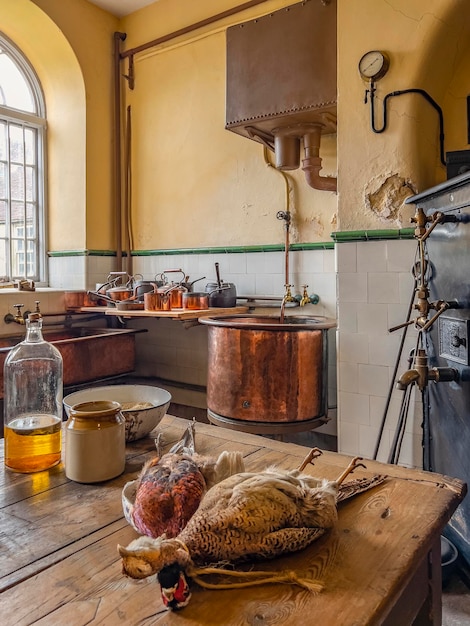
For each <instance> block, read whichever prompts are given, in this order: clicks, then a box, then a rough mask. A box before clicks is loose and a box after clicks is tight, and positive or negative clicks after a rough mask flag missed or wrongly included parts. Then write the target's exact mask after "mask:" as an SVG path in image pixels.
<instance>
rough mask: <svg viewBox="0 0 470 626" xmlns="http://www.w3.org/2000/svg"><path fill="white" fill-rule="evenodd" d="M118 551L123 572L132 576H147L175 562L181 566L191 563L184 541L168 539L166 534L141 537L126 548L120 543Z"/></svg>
mask: <svg viewBox="0 0 470 626" xmlns="http://www.w3.org/2000/svg"><path fill="white" fill-rule="evenodd" d="M118 552H119V555H120V557H121V559H122V572H123V574H125V575H126V576H129V577H130V578H147V577H148V576H152V574H158V573H159V572H160V571H161V570H162V569H163V568H164V567H166V566H168V565H171V564H173V563H177V564H178V565H179V566H180V567H181V568H184V567H186V566H187V565H189V564H190V563H191V557H190V555H189V550H188V549H187V547H186V546H185V545H184V543H183V542H182V541H180V540H179V539H176V538H175V539H167V538H166V536H165V535H162V536H161V537H157V538H156V539H152V538H151V537H139V538H138V539H135V540H134V541H131V543H130V544H129V545H128V546H127V547H126V548H125V547H124V546H121V545H118Z"/></svg>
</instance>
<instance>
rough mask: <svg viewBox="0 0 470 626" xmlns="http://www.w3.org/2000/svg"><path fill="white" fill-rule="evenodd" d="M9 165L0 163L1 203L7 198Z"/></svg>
mask: <svg viewBox="0 0 470 626" xmlns="http://www.w3.org/2000/svg"><path fill="white" fill-rule="evenodd" d="M7 173H8V170H7V164H6V163H2V162H1V161H0V201H2V200H5V199H6V197H7Z"/></svg>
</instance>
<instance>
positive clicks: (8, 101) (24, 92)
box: [0, 47, 36, 113]
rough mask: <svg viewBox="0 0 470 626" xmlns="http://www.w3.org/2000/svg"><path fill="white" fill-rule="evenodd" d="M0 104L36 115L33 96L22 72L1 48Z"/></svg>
mask: <svg viewBox="0 0 470 626" xmlns="http://www.w3.org/2000/svg"><path fill="white" fill-rule="evenodd" d="M0 103H1V104H3V105H5V106H8V107H12V108H14V109H19V110H21V111H27V112H29V113H35V112H36V107H35V105H34V99H33V95H32V93H31V89H30V88H29V85H28V83H27V82H26V80H25V78H24V76H23V74H22V72H21V71H20V70H19V68H18V66H17V65H16V63H14V61H13V60H12V59H11V58H10V57H9V56H8V55H7V54H6V53H5V51H4V50H2V48H1V47H0Z"/></svg>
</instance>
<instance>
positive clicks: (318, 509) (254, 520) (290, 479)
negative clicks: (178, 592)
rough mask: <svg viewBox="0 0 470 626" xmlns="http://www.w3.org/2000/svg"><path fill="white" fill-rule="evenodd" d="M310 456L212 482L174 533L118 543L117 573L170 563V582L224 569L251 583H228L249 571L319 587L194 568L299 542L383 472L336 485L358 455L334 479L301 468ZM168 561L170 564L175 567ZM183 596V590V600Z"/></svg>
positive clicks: (297, 546) (143, 572)
mask: <svg viewBox="0 0 470 626" xmlns="http://www.w3.org/2000/svg"><path fill="white" fill-rule="evenodd" d="M312 456H313V454H312V453H311V457H312ZM310 460H311V458H309V457H307V459H306V460H305V462H304V463H303V464H302V466H301V467H300V469H299V470H291V471H286V470H281V469H276V468H269V469H266V470H265V471H262V472H243V473H239V474H235V475H233V476H230V477H229V478H226V479H225V480H223V481H222V482H220V483H218V484H216V485H215V486H214V487H212V488H211V489H210V490H209V491H208V492H207V493H206V495H205V496H204V498H203V499H202V501H201V504H200V506H199V508H198V510H197V511H196V512H195V513H194V515H193V516H192V518H191V519H190V520H189V522H188V523H187V525H186V527H185V528H184V530H182V531H181V532H180V533H179V534H178V536H177V537H174V538H168V537H165V536H161V537H158V538H156V539H149V538H147V537H140V538H139V539H136V540H134V541H132V542H131V543H130V544H129V545H128V547H127V548H124V547H122V546H118V550H119V554H120V556H121V557H122V565H123V573H124V574H126V575H127V576H130V577H132V578H146V577H147V576H151V575H153V574H157V576H158V578H159V580H160V573H161V572H162V571H168V570H167V568H168V567H170V566H171V567H172V570H171V571H172V572H173V578H172V580H171V585H170V587H171V588H175V589H176V588H177V586H178V585H180V584H181V582H180V580H179V577H180V576H184V575H185V574H186V575H187V576H189V577H190V578H193V579H194V580H195V581H196V582H197V583H198V584H200V585H201V586H206V587H207V586H208V585H207V583H205V582H203V581H201V578H200V576H201V575H202V574H205V573H214V572H219V573H220V572H222V573H223V574H224V575H231V576H241V575H243V576H244V577H247V576H248V577H249V578H252V581H251V583H250V582H247V583H239V584H235V585H234V584H229V585H227V586H228V587H233V586H241V585H248V584H259V582H260V581H258V582H255V579H256V578H261V579H262V582H275V581H276V580H278V581H280V580H284V581H285V580H289V581H290V582H293V583H296V584H300V585H302V586H305V587H307V588H310V589H311V590H313V591H318V590H320V589H321V585H319V584H317V581H310V585H309V581H305V580H303V581H302V580H300V579H298V578H296V577H295V575H293V574H292V573H289V575H288V576H287V578H286V577H284V574H283V573H279V572H278V573H276V572H274V573H273V572H270V573H267V572H264V573H263V572H243V574H241V573H240V572H233V571H232V570H225V569H224V570H221V569H217V568H215V567H204V568H201V566H207V565H208V564H217V563H219V562H222V561H225V562H236V561H246V560H258V559H271V558H274V557H276V556H279V555H281V554H284V553H287V552H295V551H297V550H302V549H303V548H305V547H306V546H308V545H309V544H311V543H312V542H313V541H315V540H316V539H318V538H319V537H321V536H322V535H323V534H324V533H325V532H326V531H327V530H328V529H329V528H331V527H332V526H333V525H334V524H335V522H336V520H337V504H338V502H340V501H341V500H344V499H346V498H349V497H351V496H353V495H356V494H357V493H361V492H362V491H365V490H367V489H370V488H372V487H373V486H375V485H378V484H380V483H381V482H383V480H384V479H385V477H384V476H374V477H372V478H362V479H359V480H358V481H350V482H349V485H351V484H355V487H347V484H348V483H346V484H345V487H344V488H342V484H343V481H344V480H345V478H346V477H347V476H348V475H349V474H350V473H351V472H352V471H354V469H355V468H356V467H357V466H358V465H362V464H360V463H359V460H360V457H356V458H355V459H353V460H352V461H351V463H350V465H349V466H348V467H347V468H346V470H345V471H344V472H343V473H342V474H341V475H340V476H339V477H338V478H337V479H336V480H327V479H319V478H314V477H312V476H309V475H307V474H302V473H301V471H302V470H303V469H304V467H305V465H306V464H307V463H308V462H310ZM342 493H343V494H344V497H342ZM175 564H177V565H178V567H176V568H175V567H174V565H175ZM273 576H274V578H273ZM270 577H271V580H270V579H269V578H270ZM185 580H186V578H185ZM160 583H162V581H160ZM164 584H167V583H165V582H164ZM211 588H214V586H212V587H211ZM217 588H220V585H219V586H217ZM168 589H169V588H168V587H163V586H162V593H163V594H165V593H166V592H167V591H168ZM170 595H171V594H170ZM167 599H168V598H167ZM164 601H165V600H164ZM187 601H188V598H187V596H186V597H185V603H187ZM167 606H170V608H180V607H179V606H178V602H176V603H175V605H174V606H173V607H171V605H169V604H168V603H167Z"/></svg>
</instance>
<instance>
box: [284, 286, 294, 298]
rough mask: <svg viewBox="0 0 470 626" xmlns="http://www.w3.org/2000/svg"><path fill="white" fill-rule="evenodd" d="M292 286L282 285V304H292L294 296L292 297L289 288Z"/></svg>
mask: <svg viewBox="0 0 470 626" xmlns="http://www.w3.org/2000/svg"><path fill="white" fill-rule="evenodd" d="M293 286H294V285H284V287H285V288H286V293H285V294H284V298H283V300H284V302H294V296H293V295H292V291H291V287H293Z"/></svg>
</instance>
